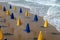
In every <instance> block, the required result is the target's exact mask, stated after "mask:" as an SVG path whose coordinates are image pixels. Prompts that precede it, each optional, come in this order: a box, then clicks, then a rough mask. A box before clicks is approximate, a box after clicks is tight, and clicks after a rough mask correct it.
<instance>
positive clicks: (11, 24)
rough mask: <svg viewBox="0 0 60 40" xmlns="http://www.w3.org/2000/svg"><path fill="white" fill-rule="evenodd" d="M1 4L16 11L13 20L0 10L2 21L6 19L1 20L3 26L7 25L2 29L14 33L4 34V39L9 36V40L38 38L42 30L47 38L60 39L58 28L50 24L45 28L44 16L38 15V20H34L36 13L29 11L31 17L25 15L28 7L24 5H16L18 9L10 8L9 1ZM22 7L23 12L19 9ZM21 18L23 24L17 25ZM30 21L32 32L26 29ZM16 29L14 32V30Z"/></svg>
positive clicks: (4, 31)
mask: <svg viewBox="0 0 60 40" xmlns="http://www.w3.org/2000/svg"><path fill="white" fill-rule="evenodd" d="M0 4H1V5H2V6H3V7H4V6H5V7H6V9H7V10H9V11H10V14H11V13H14V16H15V18H16V20H12V19H11V18H10V16H7V15H6V13H5V12H4V11H3V9H2V10H0V17H1V18H0V21H1V20H4V19H5V20H6V22H0V25H1V26H6V27H2V28H1V29H2V31H3V33H4V34H5V33H11V34H13V35H4V39H5V38H7V40H37V38H38V35H39V32H40V31H42V32H43V37H44V39H45V40H60V33H59V32H58V31H56V29H55V28H54V27H53V26H52V25H50V24H49V26H48V28H46V31H45V28H43V27H42V26H43V23H44V20H43V17H40V16H38V22H34V21H33V18H34V15H33V14H31V13H29V17H26V16H25V12H26V10H29V9H26V8H23V7H16V8H17V9H16V11H14V10H13V7H14V6H12V9H9V4H7V3H1V2H0ZM20 8H22V10H23V13H19V9H20ZM18 18H20V19H21V21H22V25H21V26H17V25H16V22H17V19H18ZM27 23H29V24H30V31H31V32H30V33H26V32H25V29H26V24H27ZM13 29H14V33H13V31H12V30H13Z"/></svg>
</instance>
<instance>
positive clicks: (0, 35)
mask: <svg viewBox="0 0 60 40" xmlns="http://www.w3.org/2000/svg"><path fill="white" fill-rule="evenodd" d="M0 40H3V32H2V30H1V29H0Z"/></svg>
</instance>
